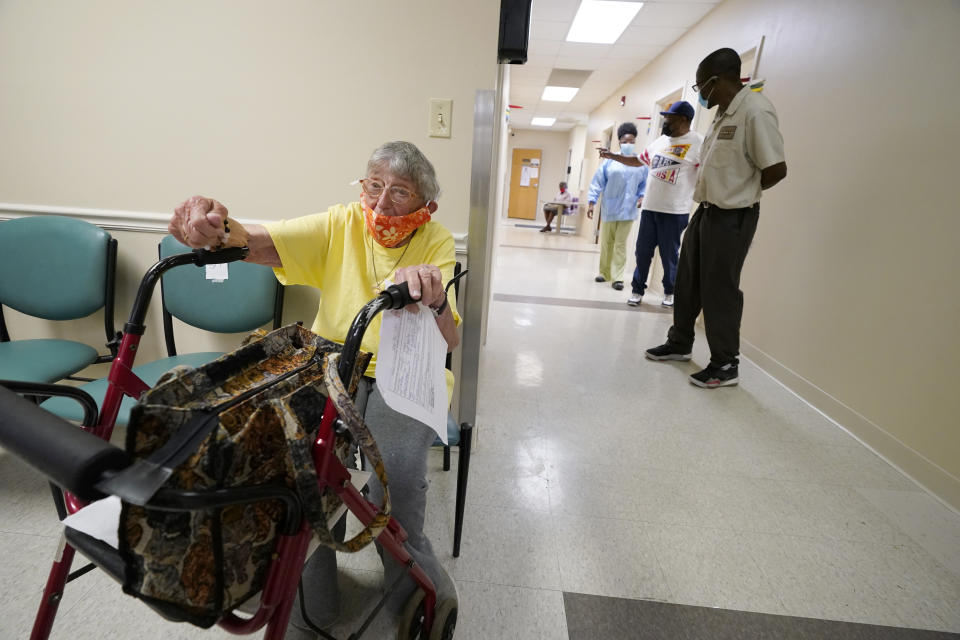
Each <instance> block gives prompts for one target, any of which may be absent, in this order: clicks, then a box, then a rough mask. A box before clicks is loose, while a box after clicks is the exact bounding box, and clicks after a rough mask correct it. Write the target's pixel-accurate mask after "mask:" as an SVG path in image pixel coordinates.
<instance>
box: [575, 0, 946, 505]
mask: <svg viewBox="0 0 960 640" xmlns="http://www.w3.org/2000/svg"><path fill="white" fill-rule="evenodd" d="M958 33H960V4H958V3H957V2H955V1H951V0H926V1H925V2H922V3H904V2H899V1H897V0H847V1H845V2H834V1H829V0H806V1H803V2H800V1H788V0H777V1H771V0H726V1H725V2H724V3H722V4H720V5H718V7H717V8H716V9H715V10H714V11H712V12H711V13H710V14H708V15H707V16H706V17H705V18H704V19H703V20H702V21H701V22H700V23H699V24H698V25H696V26H695V27H694V28H693V29H691V30H690V32H689V33H688V34H687V35H685V36H684V37H683V38H681V39H680V40H679V41H678V42H676V43H675V44H674V45H671V47H670V48H669V50H668V51H667V52H665V53H664V54H663V55H662V56H661V57H660V58H658V59H656V60H655V61H654V62H653V63H651V64H650V65H649V66H648V67H646V68H645V69H643V70H642V71H641V72H640V73H639V74H638V75H637V76H636V77H634V78H633V79H632V80H631V81H630V82H628V83H627V84H626V85H624V86H623V87H622V88H621V89H618V90H617V91H616V92H615V96H616V97H619V96H620V95H624V94H625V95H626V96H627V104H628V105H636V104H640V105H647V104H652V103H653V101H655V100H656V99H657V98H659V97H661V96H663V95H665V94H667V93H669V92H670V91H672V90H673V89H675V88H676V87H677V86H678V84H679V83H681V82H682V83H685V84H687V85H689V84H690V83H692V82H693V81H694V74H695V71H696V67H697V64H698V62H699V61H700V60H701V59H702V58H703V56H705V55H706V54H708V53H710V52H711V51H713V50H715V49H717V48H719V47H723V46H730V47H733V48H735V49H737V50H740V51H745V50H747V49H749V48H750V47H753V46H755V45H756V44H757V43H758V42H759V41H760V38H761V36H765V37H766V42H765V44H764V47H763V52H762V55H761V59H760V63H759V74H758V75H759V76H760V77H764V78H766V80H767V84H766V89H765V91H764V93H765V95H766V96H767V97H769V98H770V99H771V100H772V101H773V103H774V104H775V105H776V108H777V110H778V113H779V116H780V124H781V130H782V131H783V135H784V140H785V145H786V155H787V165H788V167H789V174H788V176H787V179H786V180H785V182H783V183H782V184H781V185H778V186H777V187H776V188H774V189H772V190H771V191H769V192H767V193H765V195H764V197H763V200H762V203H761V214H760V224H759V228H758V230H757V235H756V238H755V240H754V244H753V247H752V249H751V253H750V255H749V257H748V258H747V261H746V266H745V268H744V272H743V281H742V288H743V290H744V294H745V311H744V318H743V331H742V342H743V343H742V349H743V352H744V353H745V354H746V355H748V356H750V357H751V358H753V359H755V360H756V361H757V362H758V363H760V364H761V366H764V367H765V368H767V370H769V371H771V372H772V373H774V375H776V376H778V377H779V378H780V379H782V380H784V381H785V382H786V383H787V384H788V385H790V386H791V387H792V388H794V389H795V390H796V391H798V392H799V393H801V394H802V395H803V396H804V397H806V398H808V399H809V400H810V401H811V402H813V403H814V404H815V405H817V406H819V407H820V408H821V409H823V410H824V411H825V412H826V413H827V414H828V415H831V416H833V417H834V418H835V419H837V420H838V421H839V422H840V423H841V424H843V425H844V426H845V427H847V428H848V429H850V430H851V431H852V432H853V433H855V434H856V435H857V436H858V437H859V438H861V439H863V440H864V441H865V442H867V443H868V444H869V445H870V446H872V447H874V449H875V450H877V451H878V452H879V453H881V454H882V455H884V456H885V457H887V458H888V459H890V460H891V461H892V462H894V463H895V464H896V465H898V466H899V467H901V468H902V469H904V470H905V471H906V472H908V473H909V474H910V475H912V476H913V477H915V478H916V479H918V480H919V481H920V482H922V483H923V484H925V485H926V486H927V487H928V488H930V489H931V490H932V491H934V492H935V493H936V494H937V495H939V496H940V497H941V498H943V499H944V500H946V501H948V502H950V503H951V504H952V505H953V506H954V507H955V508H960V429H958V428H957V425H958V424H960V421H958V417H957V416H960V394H958V393H957V392H956V391H955V390H954V389H953V387H954V386H955V369H956V363H957V362H958V361H960V338H958V335H957V329H958V327H960V295H958V294H960V286H958V281H957V276H958V274H960V258H958V257H957V256H958V252H957V250H956V246H955V245H956V239H957V238H958V237H960V216H957V215H956V214H955V213H954V209H955V201H956V190H955V189H954V188H953V182H955V181H956V171H957V162H956V159H955V157H954V156H955V149H957V148H958V146H960V126H958V125H957V116H956V111H957V110H956V108H955V105H956V104H957V101H958V98H960V84H958V83H957V82H955V81H954V79H955V78H956V77H957V71H956V64H957V60H960V38H958V37H957V34H958ZM615 96H611V97H610V98H609V99H608V100H607V102H606V103H605V104H604V105H602V106H601V107H600V108H598V109H597V110H596V111H595V112H594V113H593V114H592V115H591V118H590V123H589V134H588V136H589V139H594V138H597V137H598V135H597V134H598V133H599V132H600V131H601V130H602V129H603V128H604V127H606V126H609V123H610V122H612V121H613V120H622V119H623V115H622V110H621V109H620V108H619V107H618V106H617V105H616V103H615ZM633 115H644V114H640V113H637V114H633Z"/></svg>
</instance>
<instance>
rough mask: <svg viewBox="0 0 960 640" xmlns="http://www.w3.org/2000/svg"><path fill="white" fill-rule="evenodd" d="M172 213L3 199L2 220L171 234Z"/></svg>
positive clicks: (463, 248)
mask: <svg viewBox="0 0 960 640" xmlns="http://www.w3.org/2000/svg"><path fill="white" fill-rule="evenodd" d="M170 215H171V214H170V213H154V212H146V211H120V210H116V209H86V208H81V207H57V206H53V205H45V204H15V203H6V202H0V220H12V219H14V218H24V217H27V216H70V217H71V218H79V219H80V220H85V221H87V222H90V223H91V224H95V225H97V226H98V227H100V228H102V229H106V230H108V231H135V232H140V233H161V234H165V233H167V223H168V222H170ZM240 222H246V223H250V224H263V223H264V222H268V221H267V220H254V219H251V218H240ZM453 242H454V245H455V247H456V253H457V254H458V255H466V254H467V234H466V233H454V234H453Z"/></svg>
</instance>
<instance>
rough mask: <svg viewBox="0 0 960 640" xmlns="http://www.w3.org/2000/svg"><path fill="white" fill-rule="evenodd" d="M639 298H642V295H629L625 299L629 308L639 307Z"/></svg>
mask: <svg viewBox="0 0 960 640" xmlns="http://www.w3.org/2000/svg"><path fill="white" fill-rule="evenodd" d="M641 298H643V294H642V293H631V294H630V297H629V298H627V304H628V305H630V306H631V307H639V306H640V299H641Z"/></svg>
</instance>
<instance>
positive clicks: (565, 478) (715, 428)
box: [435, 227, 960, 639]
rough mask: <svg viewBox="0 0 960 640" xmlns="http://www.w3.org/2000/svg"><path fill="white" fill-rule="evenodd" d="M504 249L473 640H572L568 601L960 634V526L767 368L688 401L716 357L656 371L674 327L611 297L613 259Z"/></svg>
mask: <svg viewBox="0 0 960 640" xmlns="http://www.w3.org/2000/svg"><path fill="white" fill-rule="evenodd" d="M501 229H502V231H503V233H502V236H501V238H500V245H501V247H500V248H499V249H498V253H497V254H496V265H495V270H494V279H493V284H492V291H493V303H492V310H491V314H490V326H489V330H488V336H487V344H486V349H485V353H484V360H483V363H482V368H481V388H480V399H479V402H478V407H479V408H478V414H479V415H478V424H479V425H480V429H479V433H478V446H477V449H476V450H475V453H474V462H473V463H472V465H471V469H470V473H471V480H470V483H471V484H470V489H469V495H468V512H467V522H466V525H465V533H464V546H463V553H462V557H461V558H460V559H458V560H457V561H456V562H454V563H452V565H451V566H452V568H453V571H454V575H455V577H456V578H457V580H458V585H459V588H460V593H461V599H462V602H463V612H462V613H463V622H462V627H461V629H460V631H461V633H462V634H463V635H462V637H464V638H511V637H514V638H516V637H523V638H544V639H546V638H550V639H560V638H566V637H567V636H566V634H565V627H564V622H563V620H564V618H563V616H562V613H563V607H564V603H563V597H562V593H561V592H574V593H582V594H595V595H602V596H611V597H618V598H631V599H638V598H639V599H650V600H659V601H666V602H672V603H682V604H690V605H702V606H706V607H719V608H723V609H733V610H743V611H753V612H763V613H770V614H781V615H790V616H802V617H812V618H824V619H830V620H844V621H852V622H861V623H872V624H877V625H890V626H900V627H913V628H923V629H937V630H943V631H953V632H960V607H958V606H957V602H960V517H958V515H957V514H955V513H953V512H952V511H950V510H948V509H947V508H945V507H944V506H942V505H941V504H940V503H939V502H937V501H935V500H934V499H933V498H931V497H930V496H929V495H928V494H926V493H925V492H923V491H922V490H921V489H920V488H919V487H918V486H917V485H915V484H914V483H913V482H911V481H910V480H909V479H907V478H905V477H904V476H903V475H901V474H900V473H899V472H898V471H897V470H895V469H894V468H892V467H890V466H889V465H888V464H886V463H885V462H884V461H883V460H881V459H880V458H878V457H877V456H875V455H874V454H873V453H871V452H870V451H869V450H867V449H866V448H865V447H864V446H862V445H861V444H859V443H858V442H857V441H856V440H854V439H853V438H852V437H851V436H849V435H848V434H847V433H846V432H845V431H843V430H842V429H840V428H839V427H837V426H836V425H835V424H834V423H832V422H830V421H829V420H827V419H826V418H825V417H823V416H822V415H821V414H820V413H818V412H817V411H816V410H814V409H812V408H811V407H810V406H809V405H807V404H806V403H804V402H803V401H801V400H800V399H799V398H797V397H796V396H795V395H793V394H792V393H790V392H789V391H787V390H786V389H785V388H783V387H782V386H781V385H780V384H779V383H777V382H776V381H775V380H773V379H772V378H770V377H769V376H768V375H766V374H765V373H763V372H762V371H761V370H759V369H758V368H757V367H756V366H754V365H753V364H752V363H751V362H749V361H743V362H742V364H741V368H740V370H741V372H740V377H741V383H740V386H739V387H734V388H731V389H720V390H715V391H706V390H703V389H699V388H697V387H694V386H693V385H691V384H689V383H688V382H687V379H686V377H687V375H689V373H692V372H693V371H696V370H697V369H698V368H699V367H696V366H694V365H695V364H697V365H701V366H703V365H705V364H706V362H707V360H708V354H707V351H706V345H705V341H704V340H703V338H702V336H700V338H699V341H698V343H697V345H696V347H695V349H694V359H693V362H692V363H672V364H671V363H654V362H650V361H647V360H645V359H644V357H643V350H644V349H646V348H648V347H650V346H653V345H656V344H659V343H661V342H662V340H663V337H664V336H665V333H666V330H667V328H668V327H669V325H670V322H671V315H670V313H668V312H667V310H665V309H663V308H662V307H661V306H660V296H659V294H657V293H648V295H647V296H646V297H645V299H644V302H643V304H642V305H641V306H640V307H638V308H636V309H631V308H630V307H628V306H627V305H626V304H625V300H626V297H627V293H628V291H623V292H616V291H613V290H612V289H611V288H610V287H609V285H606V284H597V283H594V282H593V276H594V275H595V271H596V260H597V254H596V253H595V251H596V249H595V248H594V246H593V245H590V244H586V243H584V241H583V240H582V239H579V238H576V237H558V236H554V235H553V234H540V233H536V232H535V231H533V230H529V229H516V228H513V227H502V228H501ZM522 246H529V247H532V248H521V247H522ZM631 246H632V245H631ZM632 264H633V260H632V257H631V258H630V260H628V266H632ZM745 297H746V304H747V305H749V304H750V292H749V291H747V292H745ZM445 480H447V478H446V477H444V476H441V477H440V478H438V481H437V483H438V484H439V482H441V481H445ZM441 486H442V487H443V488H444V489H446V484H444V485H441ZM450 490H451V491H452V485H451V487H450ZM449 528H450V526H449V525H448V524H444V525H443V528H442V529H441V530H438V531H437V534H440V533H441V531H444V532H445V531H447V530H449ZM437 534H435V535H437ZM437 542H438V543H439V547H440V548H441V549H444V548H447V545H446V544H445V543H446V540H443V541H442V542H441V541H439V540H438V541H437ZM493 585H507V586H502V587H496V586H493ZM714 633H715V634H716V635H713V636H711V637H720V634H719V633H718V632H717V631H716V630H714ZM636 634H637V635H634V634H633V633H630V634H629V635H625V636H623V637H670V636H666V635H664V636H657V635H651V636H645V635H643V636H641V635H639V634H640V630H639V629H637V630H636ZM831 636H832V637H846V636H845V634H844V633H843V632H841V631H839V630H834V631H833V632H831ZM458 637H461V636H459V635H458ZM573 637H574V636H573V635H572V631H571V638H573ZM578 637H584V638H585V637H591V636H589V635H584V636H578ZM593 637H598V638H599V637H604V636H603V635H596V636H593ZM611 637H613V636H611ZM690 637H694V636H690ZM696 637H700V636H696ZM724 637H726V636H724ZM731 637H748V636H746V635H743V636H736V635H734V636H731ZM767 637H789V636H778V635H777V634H774V635H771V636H767ZM794 637H796V636H794ZM810 637H815V636H810ZM851 637H856V636H851ZM863 637H879V636H875V635H874V636H863ZM903 637H913V636H903Z"/></svg>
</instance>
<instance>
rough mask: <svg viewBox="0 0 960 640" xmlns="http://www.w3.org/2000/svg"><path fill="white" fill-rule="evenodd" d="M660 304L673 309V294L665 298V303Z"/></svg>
mask: <svg viewBox="0 0 960 640" xmlns="http://www.w3.org/2000/svg"><path fill="white" fill-rule="evenodd" d="M660 304H662V305H663V306H665V307H672V306H673V294H672V293H671V294H670V295H668V296H663V302H661V303H660Z"/></svg>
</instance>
